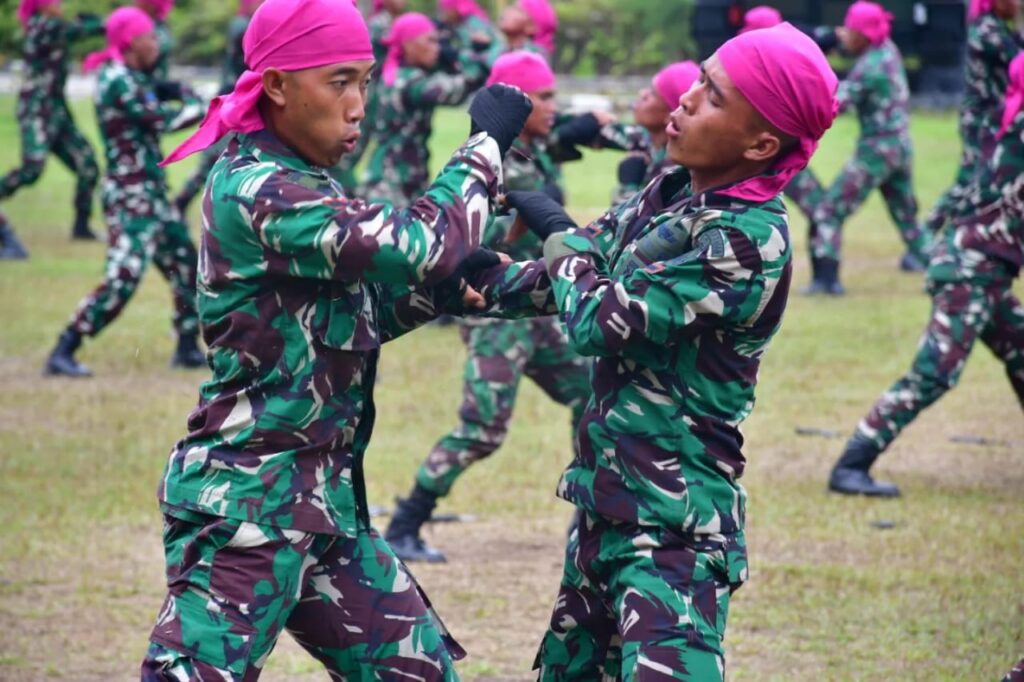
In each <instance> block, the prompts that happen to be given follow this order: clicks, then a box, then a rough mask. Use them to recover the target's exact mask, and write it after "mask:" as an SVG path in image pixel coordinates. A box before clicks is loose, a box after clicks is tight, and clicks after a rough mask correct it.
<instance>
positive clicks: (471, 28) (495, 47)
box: [439, 14, 505, 67]
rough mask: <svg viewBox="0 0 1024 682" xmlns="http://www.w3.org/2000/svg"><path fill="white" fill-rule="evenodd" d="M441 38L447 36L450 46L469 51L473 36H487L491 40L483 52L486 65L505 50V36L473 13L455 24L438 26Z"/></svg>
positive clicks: (461, 50) (462, 51)
mask: <svg viewBox="0 0 1024 682" xmlns="http://www.w3.org/2000/svg"><path fill="white" fill-rule="evenodd" d="M439 30H440V32H441V35H442V38H445V37H446V38H447V39H448V40H449V41H450V43H451V46H452V47H453V48H455V49H456V50H457V51H458V52H460V53H467V52H470V51H471V49H472V43H473V36H474V35H477V34H479V35H483V36H487V37H488V38H489V39H490V41H491V46H490V48H489V49H488V50H487V51H486V52H485V53H484V55H483V56H484V61H485V63H486V64H487V66H488V67H490V66H491V65H493V64H494V62H496V61H497V60H498V57H500V56H501V55H502V54H503V53H504V52H505V37H504V36H503V35H502V33H501V31H499V30H498V28H497V27H496V26H495V25H494V24H492V23H491V22H490V21H488V20H487V19H484V18H483V17H479V16H477V15H475V14H470V15H468V16H467V17H466V18H465V19H463V20H462V22H461V23H459V24H458V25H456V26H445V25H441V26H439Z"/></svg>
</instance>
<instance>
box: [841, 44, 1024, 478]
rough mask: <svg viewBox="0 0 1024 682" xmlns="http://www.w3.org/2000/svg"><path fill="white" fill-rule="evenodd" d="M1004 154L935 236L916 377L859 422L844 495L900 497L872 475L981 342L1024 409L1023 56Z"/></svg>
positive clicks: (999, 141)
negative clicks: (1018, 284)
mask: <svg viewBox="0 0 1024 682" xmlns="http://www.w3.org/2000/svg"><path fill="white" fill-rule="evenodd" d="M1007 74H1008V79H1009V86H1008V88H1007V91H1006V93H1005V95H1004V96H1005V102H1006V104H1005V106H1004V110H1003V114H1002V116H1001V118H1000V127H999V128H998V129H997V130H996V133H995V135H994V141H995V142H996V147H995V148H994V149H993V150H992V153H991V154H989V155H987V157H986V158H987V162H986V163H985V166H984V168H983V169H982V172H981V175H980V176H979V177H978V181H977V182H976V183H973V184H972V185H971V196H970V206H971V207H970V209H969V210H965V211H963V210H962V212H964V213H965V215H963V216H961V217H957V218H955V219H953V220H952V221H951V222H949V223H948V224H947V225H946V226H944V227H943V228H942V230H940V231H939V233H938V234H936V240H935V250H934V253H933V254H932V257H931V262H930V264H929V266H928V277H927V285H928V293H929V294H930V295H931V297H932V315H931V319H930V320H929V322H928V326H927V327H926V328H925V331H924V335H923V336H922V337H921V342H920V345H919V346H918V350H917V356H916V357H915V358H914V362H913V365H912V366H911V368H910V371H909V372H907V373H906V374H905V375H904V376H903V377H901V378H900V379H899V380H898V381H897V382H896V383H894V384H893V385H892V387H891V388H889V390H887V391H886V392H885V393H883V394H882V396H881V397H880V398H879V399H878V401H877V402H876V403H875V404H874V406H873V407H872V408H871V411H870V412H868V414H867V415H866V416H865V417H864V419H862V420H861V422H860V424H858V425H857V429H856V430H855V431H854V434H853V437H851V438H850V440H849V442H848V443H847V444H846V449H845V450H844V451H843V454H842V456H841V457H840V458H839V461H838V462H836V465H835V467H833V469H832V474H831V477H830V478H829V488H830V489H831V490H833V491H835V492H839V493H846V494H862V495H870V496H874V497H896V496H898V495H899V494H900V491H899V488H897V487H896V486H895V485H893V484H891V483H884V482H880V481H875V480H874V479H872V478H871V476H870V474H869V473H868V471H869V469H870V468H871V466H872V465H873V464H874V463H875V460H877V459H878V457H879V456H880V455H881V454H882V453H883V452H884V451H885V450H886V448H888V447H889V445H891V444H892V442H893V441H894V440H896V437H897V436H898V435H899V434H900V432H901V431H902V430H903V429H904V428H906V427H907V425H909V424H910V423H911V422H912V421H913V420H914V419H916V418H917V416H918V415H919V414H920V413H921V412H922V411H923V410H925V409H927V408H928V407H929V406H930V405H932V404H933V403H934V402H935V401H936V400H938V399H939V398H941V397H942V396H943V395H945V393H946V391H948V390H950V389H951V388H953V387H954V386H956V384H957V382H958V381H959V380H960V375H961V373H962V372H963V369H964V365H965V364H966V363H967V358H968V357H969V356H970V354H971V351H972V350H973V348H974V346H975V344H977V342H978V341H981V342H982V343H984V344H985V345H986V346H987V347H988V349H989V350H991V351H992V353H993V354H995V356H996V357H997V358H998V359H999V360H1001V361H1002V362H1003V364H1004V366H1005V368H1006V376H1007V378H1008V379H1009V380H1010V385H1011V386H1012V387H1013V390H1014V392H1015V393H1016V394H1017V399H1018V400H1019V401H1020V403H1021V407H1022V408H1024V306H1021V303H1020V301H1019V300H1018V299H1017V297H1016V296H1015V295H1014V293H1013V280H1014V278H1016V277H1018V276H1019V275H1020V268H1021V265H1024V193H1022V192H1021V186H1022V183H1024V114H1022V113H1021V108H1022V104H1024V54H1021V55H1018V56H1017V57H1015V58H1014V60H1013V61H1012V62H1011V63H1010V68H1009V69H1008V71H1007Z"/></svg>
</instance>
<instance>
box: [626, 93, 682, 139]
mask: <svg viewBox="0 0 1024 682" xmlns="http://www.w3.org/2000/svg"><path fill="white" fill-rule="evenodd" d="M671 113H672V110H671V109H669V107H668V105H667V104H665V100H663V99H662V98H661V95H659V94H658V93H657V92H655V91H654V88H644V89H643V90H641V91H640V95H639V97H637V98H636V102H635V103H634V104H633V120H634V121H636V124H637V125H638V126H641V127H643V128H650V129H653V128H658V129H659V130H660V129H661V128H664V127H665V124H667V123H668V117H669V115H670V114H671Z"/></svg>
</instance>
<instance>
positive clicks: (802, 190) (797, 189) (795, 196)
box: [783, 168, 825, 239]
mask: <svg viewBox="0 0 1024 682" xmlns="http://www.w3.org/2000/svg"><path fill="white" fill-rule="evenodd" d="M783 192H784V194H785V195H786V197H788V198H789V199H791V200H792V201H793V203H795V204H796V205H797V207H799V209H800V210H801V211H802V212H803V214H804V215H805V216H807V219H808V220H810V219H811V216H813V215H814V210H815V209H816V208H817V207H818V206H820V205H821V201H822V199H823V198H824V196H825V190H824V188H822V186H821V183H820V182H818V178H817V176H816V175H814V173H813V172H812V171H811V169H810V168H805V169H803V170H802V171H800V172H799V173H797V175H796V177H794V178H793V179H792V180H790V181H789V184H788V185H786V189H785V190H783ZM811 229H812V231H813V229H814V228H813V226H812V228H811ZM813 236H814V235H813V233H812V235H811V237H812V239H813Z"/></svg>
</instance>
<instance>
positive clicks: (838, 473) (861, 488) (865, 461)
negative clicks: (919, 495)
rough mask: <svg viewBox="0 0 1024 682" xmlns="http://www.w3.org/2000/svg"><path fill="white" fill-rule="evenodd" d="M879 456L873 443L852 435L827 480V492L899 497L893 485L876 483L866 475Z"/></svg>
mask: <svg viewBox="0 0 1024 682" xmlns="http://www.w3.org/2000/svg"><path fill="white" fill-rule="evenodd" d="M880 454H882V453H881V452H880V451H879V449H878V448H877V447H875V445H874V443H872V442H871V441H869V440H866V439H864V438H861V437H860V436H857V435H854V436H853V437H852V438H850V440H849V442H848V443H847V444H846V449H845V450H844V451H843V454H842V456H841V457H840V458H839V461H838V462H836V465H835V467H834V468H833V469H832V475H831V476H830V477H829V480H828V488H829V490H831V491H832V492H835V493H842V494H843V495H867V496H868V497H899V496H900V489H899V488H898V487H896V485H895V484H893V483H885V482H882V481H876V480H874V479H873V478H871V476H870V475H868V470H869V469H870V468H871V465H872V464H874V463H875V460H876V459H878V456H879V455H880Z"/></svg>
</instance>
